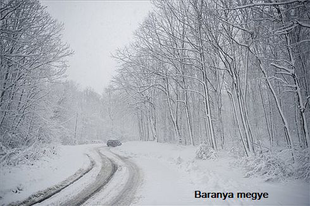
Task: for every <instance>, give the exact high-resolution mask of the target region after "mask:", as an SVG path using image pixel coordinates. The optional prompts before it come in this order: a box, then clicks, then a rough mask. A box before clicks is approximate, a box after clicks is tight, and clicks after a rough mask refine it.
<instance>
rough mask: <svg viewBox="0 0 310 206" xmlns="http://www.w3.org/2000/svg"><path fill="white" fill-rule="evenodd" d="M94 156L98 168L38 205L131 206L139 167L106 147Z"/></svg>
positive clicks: (137, 181)
mask: <svg viewBox="0 0 310 206" xmlns="http://www.w3.org/2000/svg"><path fill="white" fill-rule="evenodd" d="M92 156H93V158H94V160H95V167H94V169H92V170H91V171H90V172H89V173H88V174H86V175H84V176H83V177H82V178H81V179H80V180H79V181H77V182H75V183H73V184H70V185H68V186H67V187H66V188H65V189H64V190H62V191H60V192H59V193H58V194H55V195H53V196H51V197H50V198H48V199H46V200H44V201H42V202H40V203H38V204H37V205H130V204H131V202H132V201H133V199H134V195H135V192H136V190H137V188H138V185H139V182H140V175H139V169H138V168H137V166H136V165H135V164H134V163H133V162H131V161H130V160H128V159H126V158H124V157H121V156H119V155H115V154H113V153H112V152H110V151H109V149H108V148H106V147H99V148H96V149H94V150H93V151H92Z"/></svg>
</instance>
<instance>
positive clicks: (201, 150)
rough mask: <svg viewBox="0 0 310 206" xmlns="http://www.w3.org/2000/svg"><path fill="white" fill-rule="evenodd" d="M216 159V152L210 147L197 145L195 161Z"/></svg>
mask: <svg viewBox="0 0 310 206" xmlns="http://www.w3.org/2000/svg"><path fill="white" fill-rule="evenodd" d="M216 157H217V154H216V151H215V150H214V149H212V148H211V147H210V146H208V145H206V144H205V143H202V144H200V145H199V147H198V149H197V150H196V158H197V159H202V160H206V159H215V158H216Z"/></svg>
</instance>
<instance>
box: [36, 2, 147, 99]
mask: <svg viewBox="0 0 310 206" xmlns="http://www.w3.org/2000/svg"><path fill="white" fill-rule="evenodd" d="M41 3H42V4H43V5H45V6H47V11H48V12H49V13H50V14H51V16H52V17H53V18H55V19H57V20H58V21H59V22H62V23H64V31H63V41H64V42H67V43H68V44H69V45H70V47H71V49H72V50H74V52H75V53H74V55H73V56H71V57H70V58H69V59H68V60H69V62H68V65H69V68H68V70H67V75H68V79H71V80H74V81H76V82H77V83H79V84H80V85H81V86H82V88H85V87H92V88H93V89H94V90H95V91H96V92H98V93H102V91H103V89H104V87H106V86H107V85H108V84H109V81H110V80H111V79H112V76H113V75H115V69H116V67H117V63H116V61H115V60H114V59H113V58H112V57H111V54H112V53H115V50H116V49H117V48H122V47H124V46H125V45H127V44H129V42H130V41H131V40H132V39H133V32H134V31H135V30H136V29H137V28H138V27H139V24H140V23H142V21H143V20H144V18H145V17H146V16H147V14H148V12H149V11H150V10H151V8H152V5H151V3H150V1H149V0H136V1H133V0H132V1H130V0H123V1H119V0H114V1H113V0H112V1H107V0H96V1H89V0H78V1H73V0H59V1H55V0H41Z"/></svg>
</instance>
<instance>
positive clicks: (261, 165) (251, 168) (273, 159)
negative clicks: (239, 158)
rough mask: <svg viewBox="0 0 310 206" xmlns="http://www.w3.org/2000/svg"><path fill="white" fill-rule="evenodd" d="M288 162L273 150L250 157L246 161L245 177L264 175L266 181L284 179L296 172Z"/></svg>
mask: <svg viewBox="0 0 310 206" xmlns="http://www.w3.org/2000/svg"><path fill="white" fill-rule="evenodd" d="M287 162H288V161H284V160H282V159H281V158H279V156H278V154H276V153H271V152H268V153H262V154H260V155H258V156H255V157H248V158H246V159H245V161H244V164H245V168H246V170H247V173H246V175H245V177H251V176H262V177H264V179H265V181H274V180H283V179H285V178H287V177H290V176H292V175H293V173H294V170H293V167H292V165H291V164H289V163H287Z"/></svg>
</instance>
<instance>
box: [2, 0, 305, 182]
mask: <svg viewBox="0 0 310 206" xmlns="http://www.w3.org/2000/svg"><path fill="white" fill-rule="evenodd" d="M152 4H153V7H154V10H153V11H152V12H150V13H149V15H148V16H147V18H146V19H145V20H144V21H143V23H142V24H141V25H140V27H139V28H138V30H136V32H135V34H134V36H135V40H134V41H133V42H130V43H128V45H127V46H126V47H124V48H120V49H119V50H118V51H116V52H115V53H114V54H113V58H114V59H115V60H116V61H118V63H119V67H118V68H117V75H116V76H115V77H114V79H113V80H112V81H111V84H110V86H109V87H108V88H106V89H105V90H104V91H103V93H102V94H98V93H96V92H95V91H93V90H92V89H91V88H86V89H81V88H80V87H79V86H78V84H77V83H75V82H72V81H67V80H66V79H65V70H66V67H67V58H68V57H69V56H70V55H74V52H73V51H72V50H70V48H69V45H67V44H66V43H64V42H62V39H61V38H62V36H61V31H62V30H63V25H62V24H60V23H58V22H57V21H56V20H55V19H53V18H52V17H51V16H50V15H49V14H48V13H47V12H46V10H45V8H44V6H42V5H41V4H40V2H39V1H37V0H30V1H28V0H5V1H1V2H0V37H1V38H0V45H1V47H0V50H1V53H0V64H1V70H0V163H1V164H10V165H15V164H19V163H21V162H24V161H28V160H30V159H38V158H40V156H42V155H44V154H45V153H46V152H49V151H52V150H53V148H54V147H55V145H57V144H72V145H75V144H83V143H92V142H93V143H94V142H96V141H105V140H107V139H111V138H112V139H121V140H124V141H125V140H141V141H156V142H167V143H173V144H181V145H193V146H198V145H200V144H202V145H203V146H204V147H205V148H208V150H212V151H214V152H216V151H223V150H224V151H229V152H231V153H233V154H237V155H238V157H249V158H250V157H251V158H254V160H255V161H258V162H259V161H261V160H262V159H263V160H264V161H266V162H268V161H269V163H270V162H271V163H272V164H271V165H272V166H274V165H276V164H278V165H280V166H279V167H282V166H281V165H283V164H284V163H283V161H282V162H281V161H280V160H279V159H278V158H277V157H278V156H281V155H286V161H287V163H289V165H293V166H294V169H292V171H293V172H287V171H288V170H285V171H284V172H283V171H282V170H281V171H282V173H283V174H284V173H285V174H284V175H287V176H291V175H292V174H294V175H295V176H296V177H297V178H306V179H309V178H310V172H309V171H310V164H309V143H310V138H309V130H310V123H309V122H310V82H309V81H310V70H309V66H310V59H309V56H310V13H309V12H310V3H309V1H307V0H285V1H265V0H255V1H252V0H242V1H226V0H217V1H215V0H178V1H176V0H168V1H164V0H153V1H152ZM86 58H87V57H86ZM85 69H87V68H85ZM42 145H44V146H42ZM46 148H49V149H46ZM256 163H257V162H256ZM256 163H255V166H253V167H257V165H260V164H256ZM283 167H284V166H283ZM254 169H255V168H254ZM254 169H253V170H254ZM256 169H257V168H256ZM290 171H291V170H290ZM286 172H287V173H286Z"/></svg>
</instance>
